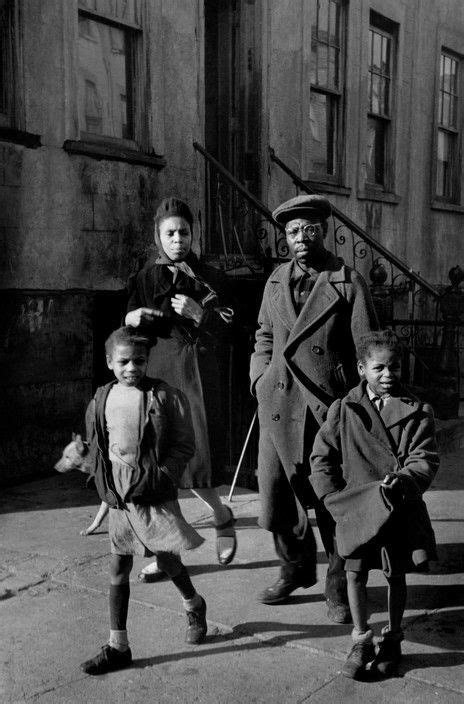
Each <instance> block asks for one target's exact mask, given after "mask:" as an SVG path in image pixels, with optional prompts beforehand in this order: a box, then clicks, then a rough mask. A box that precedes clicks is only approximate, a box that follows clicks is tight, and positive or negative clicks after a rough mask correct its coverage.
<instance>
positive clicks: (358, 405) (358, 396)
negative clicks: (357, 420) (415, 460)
mask: <svg viewBox="0 0 464 704" xmlns="http://www.w3.org/2000/svg"><path fill="white" fill-rule="evenodd" d="M347 404H348V405H351V406H352V407H353V408H354V410H355V411H357V413H358V415H359V416H360V417H361V420H362V422H363V423H364V425H365V427H366V429H367V430H368V431H369V433H370V434H371V435H372V436H373V437H374V438H375V439H376V440H377V441H378V442H379V443H380V444H381V445H382V446H383V447H385V448H386V449H387V450H389V451H390V452H393V453H394V454H395V456H396V448H395V447H394V445H393V442H392V438H391V436H390V435H389V433H388V432H387V429H386V427H385V425H384V423H383V422H382V420H381V418H380V416H379V414H378V413H377V411H376V410H375V408H374V406H373V405H372V402H371V400H370V399H369V396H368V394H367V391H366V384H365V382H362V383H361V384H359V385H358V386H356V387H355V388H354V389H352V390H351V391H350V393H349V398H348V400H347Z"/></svg>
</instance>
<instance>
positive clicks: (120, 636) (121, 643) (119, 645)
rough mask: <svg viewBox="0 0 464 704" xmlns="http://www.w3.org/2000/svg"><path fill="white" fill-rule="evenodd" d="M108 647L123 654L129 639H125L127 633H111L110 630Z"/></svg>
mask: <svg viewBox="0 0 464 704" xmlns="http://www.w3.org/2000/svg"><path fill="white" fill-rule="evenodd" d="M108 645H110V646H111V647H112V648H114V649H115V650H119V651H120V652H124V651H126V650H128V648H129V639H128V638H127V631H126V630H124V631H113V630H110V638H109V641H108Z"/></svg>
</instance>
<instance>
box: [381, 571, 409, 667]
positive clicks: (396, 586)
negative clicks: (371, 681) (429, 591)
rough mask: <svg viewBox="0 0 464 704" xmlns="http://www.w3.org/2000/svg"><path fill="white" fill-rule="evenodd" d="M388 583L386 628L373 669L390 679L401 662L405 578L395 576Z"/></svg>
mask: <svg viewBox="0 0 464 704" xmlns="http://www.w3.org/2000/svg"><path fill="white" fill-rule="evenodd" d="M387 582H388V626H385V627H384V628H382V636H381V638H380V640H379V650H378V652H377V655H376V657H375V660H374V664H373V666H374V668H375V669H376V670H377V672H378V673H379V674H380V675H383V676H385V677H391V676H392V675H396V674H397V672H398V665H399V664H400V662H401V641H402V640H403V631H402V630H401V622H402V620H403V614H404V609H405V607H406V594H407V587H406V576H405V575H404V574H396V575H393V576H391V577H387Z"/></svg>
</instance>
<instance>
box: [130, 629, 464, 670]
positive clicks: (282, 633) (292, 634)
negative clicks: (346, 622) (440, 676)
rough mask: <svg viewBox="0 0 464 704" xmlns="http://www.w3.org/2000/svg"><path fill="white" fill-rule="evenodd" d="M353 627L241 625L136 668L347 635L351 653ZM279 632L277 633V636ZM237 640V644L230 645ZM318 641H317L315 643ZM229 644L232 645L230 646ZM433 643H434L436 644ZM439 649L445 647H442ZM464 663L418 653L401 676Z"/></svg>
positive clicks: (455, 656) (457, 655)
mask: <svg viewBox="0 0 464 704" xmlns="http://www.w3.org/2000/svg"><path fill="white" fill-rule="evenodd" d="M351 628H352V627H351V626H331V625H327V626H320V625H315V626H306V625H305V626H299V625H297V624H293V623H279V622H267V621H249V622H245V623H241V624H238V625H237V626H235V628H234V629H233V631H232V633H228V634H227V635H224V636H210V637H207V639H206V642H205V643H204V645H202V646H200V647H196V648H195V649H194V650H188V651H184V652H180V653H179V652H176V653H166V654H165V655H161V656H156V657H152V658H140V659H137V660H134V662H133V665H132V667H134V668H137V669H143V668H145V667H152V666H156V665H162V664H164V663H169V662H179V661H181V660H189V659H193V658H195V659H197V658H198V657H207V656H209V655H214V656H217V655H220V654H222V653H235V652H247V651H248V652H249V651H253V650H257V649H261V648H272V647H278V646H282V645H286V644H289V643H296V642H298V641H302V640H309V639H310V640H311V641H312V646H313V647H314V646H316V647H317V639H318V638H321V639H324V638H325V639H327V638H330V637H332V636H333V637H339V636H340V635H345V636H346V646H347V647H346V649H347V651H348V649H349V645H350V642H351V639H350V633H351ZM276 632H277V633H276ZM266 633H274V634H275V635H272V636H270V637H264V638H263V637H260V636H262V634H266ZM409 636H410V634H409V632H407V633H406V640H411V638H410V637H409ZM246 638H259V640H258V641H253V642H251V643H241V642H238V643H237V642H236V641H240V640H243V639H246ZM230 641H233V642H230ZM313 641H314V642H313ZM220 642H223V643H224V645H223V646H222V647H221V646H219V647H213V648H208V645H212V644H216V643H220ZM228 642H229V644H227V643H228ZM432 644H433V643H432ZM437 647H443V646H442V645H441V644H440V645H437ZM322 651H325V652H327V646H325V648H323V647H321V652H322ZM463 663H464V652H462V651H459V650H456V648H453V649H447V650H444V651H442V652H437V653H430V652H427V653H414V654H408V655H404V656H403V660H402V663H401V671H400V676H402V675H404V674H405V673H406V672H408V671H410V670H418V669H426V668H431V667H453V666H456V665H461V664H463Z"/></svg>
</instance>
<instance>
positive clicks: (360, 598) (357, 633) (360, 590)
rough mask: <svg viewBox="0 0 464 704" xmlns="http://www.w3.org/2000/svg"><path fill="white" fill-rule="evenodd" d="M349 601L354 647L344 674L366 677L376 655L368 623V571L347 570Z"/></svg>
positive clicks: (346, 662) (351, 676)
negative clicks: (369, 665)
mask: <svg viewBox="0 0 464 704" xmlns="http://www.w3.org/2000/svg"><path fill="white" fill-rule="evenodd" d="M346 577H347V586H348V601H349V604H350V611H351V615H352V617H353V625H354V628H353V631H352V634H351V637H352V647H351V650H350V652H349V653H348V657H347V659H346V661H345V663H344V665H343V667H342V675H344V676H345V677H350V678H351V679H354V680H361V679H364V678H365V676H366V672H367V665H368V663H370V662H372V660H373V659H374V657H375V650H374V644H373V633H372V631H371V629H370V628H369V624H368V623H367V578H368V572H354V571H351V570H349V571H347V573H346Z"/></svg>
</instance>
